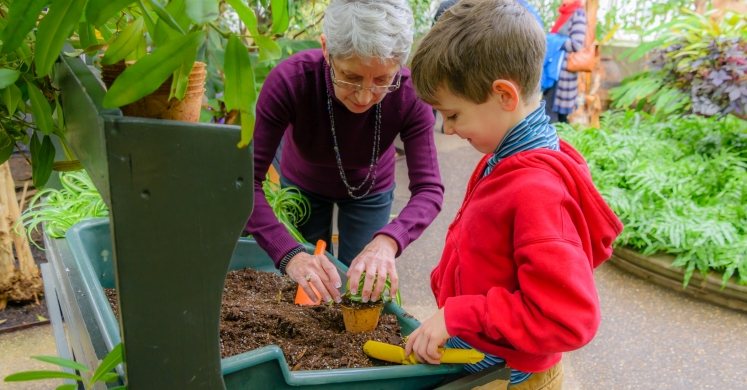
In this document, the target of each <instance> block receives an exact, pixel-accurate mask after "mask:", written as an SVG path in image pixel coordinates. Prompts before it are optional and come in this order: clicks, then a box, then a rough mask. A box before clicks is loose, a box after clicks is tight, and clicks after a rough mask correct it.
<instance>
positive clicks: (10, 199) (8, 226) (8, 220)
mask: <svg viewBox="0 0 747 390" xmlns="http://www.w3.org/2000/svg"><path fill="white" fill-rule="evenodd" d="M20 217H21V209H20V207H19V206H18V203H17V199H16V190H15V184H14V183H13V177H12V176H11V173H10V165H8V163H7V162H6V163H4V164H2V165H0V280H2V282H0V310H2V309H4V308H5V305H6V304H7V301H17V302H23V301H30V300H36V301H37V302H38V295H39V293H41V292H42V289H43V284H42V280H41V276H40V275H39V267H37V266H36V263H34V257H33V255H32V254H31V247H30V246H29V242H28V239H27V238H26V231H25V229H24V228H23V226H19V227H18V229H17V230H18V234H16V232H15V230H14V229H15V226H16V223H17V222H18V220H19V219H20ZM13 246H15V249H16V257H17V258H18V269H16V268H15V267H14V261H13V260H14V259H13V251H12V247H13Z"/></svg>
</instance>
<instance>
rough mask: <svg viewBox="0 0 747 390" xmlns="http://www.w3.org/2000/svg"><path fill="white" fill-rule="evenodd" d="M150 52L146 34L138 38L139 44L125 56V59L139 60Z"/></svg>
mask: <svg viewBox="0 0 747 390" xmlns="http://www.w3.org/2000/svg"><path fill="white" fill-rule="evenodd" d="M147 54H148V46H147V45H146V43H145V36H142V35H141V36H140V37H138V39H137V46H135V50H133V51H131V52H130V54H128V55H127V57H125V61H137V60H139V59H141V58H143V57H145V56H146V55H147Z"/></svg>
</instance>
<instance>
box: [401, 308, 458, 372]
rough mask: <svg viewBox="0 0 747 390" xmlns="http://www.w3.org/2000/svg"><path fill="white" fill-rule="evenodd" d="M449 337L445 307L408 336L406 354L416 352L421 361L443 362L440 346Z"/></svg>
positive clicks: (416, 356)
mask: <svg viewBox="0 0 747 390" xmlns="http://www.w3.org/2000/svg"><path fill="white" fill-rule="evenodd" d="M449 338H451V336H450V335H449V332H448V331H447V330H446V318H445V317H444V309H443V308H441V310H439V311H437V312H436V314H434V315H432V316H431V317H430V318H428V319H427V320H425V321H424V322H423V323H422V324H421V325H420V327H418V328H417V329H415V331H413V332H412V333H411V334H410V336H408V337H407V345H406V346H405V356H410V353H415V358H417V359H418V361H419V362H420V363H425V362H428V363H430V364H441V357H442V354H441V352H439V351H438V348H440V347H443V346H444V344H446V341H447V340H449Z"/></svg>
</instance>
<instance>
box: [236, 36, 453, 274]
mask: <svg viewBox="0 0 747 390" xmlns="http://www.w3.org/2000/svg"><path fill="white" fill-rule="evenodd" d="M327 89H329V91H330V93H331V94H332V105H333V107H332V108H333V111H334V115H335V128H336V130H337V142H338V145H339V148H340V157H341V158H342V164H343V167H344V169H345V175H346V176H347V179H348V183H350V185H351V186H358V185H360V183H361V182H362V180H363V179H364V178H365V177H366V173H368V168H369V165H370V163H371V151H372V147H373V142H374V123H375V114H376V110H375V108H371V109H369V110H368V111H366V112H365V113H362V114H354V113H352V112H350V111H349V110H348V109H347V108H345V106H344V105H343V104H342V103H341V102H340V101H339V100H337V98H336V97H335V96H334V88H333V84H332V79H331V77H330V73H329V67H328V65H327V63H326V62H325V61H324V56H323V55H322V51H321V50H318V49H316V50H307V51H303V52H301V53H298V54H295V55H293V56H292V57H290V58H288V59H286V60H285V61H283V62H281V63H280V64H278V66H277V67H275V69H273V70H272V71H271V72H270V74H269V75H268V76H267V80H266V81H265V83H264V85H263V86H262V91H261V93H260V95H259V100H258V101H257V121H256V128H255V132H254V213H253V214H252V216H251V218H250V219H249V222H248V223H247V225H246V229H247V230H248V231H249V233H251V234H252V236H253V237H254V238H255V239H256V240H257V243H258V244H259V246H260V247H262V249H264V250H265V251H266V252H267V253H268V254H269V255H270V257H271V258H272V259H273V260H274V261H275V265H276V266H277V265H278V263H279V262H280V260H281V259H282V258H283V256H285V255H286V254H287V253H288V252H290V251H291V250H293V249H294V248H296V247H297V246H298V243H297V242H296V241H295V240H294V239H293V238H292V237H291V235H290V234H289V233H288V232H287V230H286V229H285V227H284V226H283V225H282V224H281V223H280V222H279V221H278V220H277V218H276V217H275V214H274V213H273V212H272V208H271V207H270V205H269V204H268V203H267V200H266V199H265V196H264V191H263V190H262V181H264V180H265V177H266V174H267V170H268V169H269V166H270V164H271V163H272V159H273V157H274V156H275V151H276V149H277V147H278V145H279V144H280V140H281V139H282V138H283V137H285V143H284V144H283V158H282V160H281V163H280V172H281V174H282V175H283V176H284V177H286V178H287V179H288V180H290V181H291V182H293V183H294V184H296V185H298V186H299V187H301V188H302V189H303V190H305V191H308V192H310V193H313V194H317V195H320V196H323V197H328V198H333V199H349V195H348V193H347V189H346V188H345V184H344V183H343V182H342V179H341V178H340V171H339V169H338V167H337V161H336V159H335V153H334V141H333V140H332V131H331V129H330V123H329V114H328V112H327ZM397 134H399V135H400V138H401V139H402V141H403V143H404V146H405V155H406V159H407V168H408V174H409V176H410V186H409V189H410V192H411V193H412V197H411V198H410V201H409V202H407V206H406V207H405V208H404V209H403V210H402V212H401V213H400V214H399V216H398V217H397V218H395V219H394V220H393V221H392V222H391V223H389V224H388V225H387V226H385V227H384V228H383V229H381V230H380V231H378V232H377V233H376V235H378V234H386V235H388V236H390V237H392V238H393V239H394V240H395V241H397V244H398V246H399V249H398V251H397V256H399V255H400V254H401V253H402V250H404V249H405V248H406V247H407V246H408V245H409V244H410V243H411V242H412V241H414V240H416V239H417V238H418V237H419V236H420V234H421V233H422V232H423V230H425V228H426V227H428V225H430V224H431V222H433V219H434V218H436V215H438V213H439V212H440V211H441V202H442V201H443V193H444V187H443V184H441V175H440V173H439V171H438V162H437V160H436V146H435V144H434V141H433V113H432V111H431V108H430V107H429V106H428V105H426V104H425V103H423V102H422V101H420V100H419V99H418V98H417V96H416V95H415V90H414V89H413V87H412V82H411V81H410V71H409V70H407V69H403V73H402V84H401V87H400V89H399V90H397V91H395V92H392V93H390V94H388V95H387V96H386V97H385V98H384V100H383V101H382V103H381V156H380V157H379V168H378V173H377V175H376V185H375V187H374V188H373V189H372V190H371V194H374V193H380V192H383V191H386V190H389V189H390V188H392V186H393V185H394V163H395V156H394V145H393V142H394V138H395V137H396V136H397ZM369 184H370V179H369V181H368V182H367V183H366V185H365V186H364V187H363V188H364V189H367V188H368V185H369ZM362 192H364V191H357V192H354V194H356V195H357V194H360V193H362ZM311 218H314V216H313V215H312V216H311ZM372 238H373V237H372Z"/></svg>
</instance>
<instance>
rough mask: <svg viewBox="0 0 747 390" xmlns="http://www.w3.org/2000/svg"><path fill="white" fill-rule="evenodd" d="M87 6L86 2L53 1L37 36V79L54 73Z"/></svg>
mask: <svg viewBox="0 0 747 390" xmlns="http://www.w3.org/2000/svg"><path fill="white" fill-rule="evenodd" d="M85 5H86V0H52V5H50V6H49V12H48V13H47V15H46V16H44V18H42V20H41V21H40V22H39V28H38V31H37V34H36V51H35V52H34V62H35V63H36V74H37V77H43V76H46V75H48V74H49V72H51V71H52V65H53V64H54V62H55V60H57V57H58V56H59V55H60V52H61V51H62V46H64V45H65V41H66V40H67V38H68V37H70V35H71V34H72V33H73V30H74V29H75V26H76V25H77V24H78V21H79V20H80V18H81V16H83V7H85Z"/></svg>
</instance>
